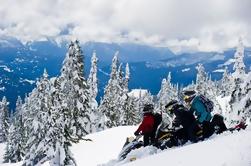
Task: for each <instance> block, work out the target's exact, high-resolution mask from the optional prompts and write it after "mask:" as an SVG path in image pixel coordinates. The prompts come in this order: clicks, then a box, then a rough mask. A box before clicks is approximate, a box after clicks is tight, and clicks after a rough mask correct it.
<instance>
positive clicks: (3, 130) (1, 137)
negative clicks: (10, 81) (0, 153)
mask: <svg viewBox="0 0 251 166" xmlns="http://www.w3.org/2000/svg"><path fill="white" fill-rule="evenodd" d="M8 105H9V102H8V101H7V99H6V97H5V96H4V97H3V98H2V101H1V103H0V143H1V142H6V141H7V137H8V130H9V109H8Z"/></svg>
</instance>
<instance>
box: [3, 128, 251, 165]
mask: <svg viewBox="0 0 251 166" xmlns="http://www.w3.org/2000/svg"><path fill="white" fill-rule="evenodd" d="M135 129H136V127H135V126H129V127H117V128H113V129H109V130H105V131H102V132H99V133H94V134H90V135H88V136H87V137H86V138H90V139H92V140H93V141H92V142H81V143H79V144H76V145H74V146H73V147H72V152H73V154H74V157H75V159H76V161H77V164H78V165H79V166H84V165H86V166H96V165H105V166H112V165H122V164H125V165H128V166H141V165H144V166H153V165H158V166H161V165H163V166H166V165H170V166H202V165H203V166H251V141H250V140H251V128H249V129H247V130H245V131H240V132H234V133H230V132H227V133H225V134H222V135H214V136H212V137H211V138H210V139H209V140H207V141H204V142H199V143H196V144H187V145H185V146H183V147H176V148H172V149H167V150H164V151H161V150H156V149H155V148H153V147H147V148H142V149H139V150H136V151H134V152H132V154H131V155H136V156H140V157H138V159H137V160H136V161H133V162H117V161H116V159H117V155H118V154H119V152H120V150H121V148H122V146H123V144H124V141H125V138H126V137H127V136H132V133H133V131H134V130H135ZM0 148H1V149H0V155H1V157H0V162H2V155H3V151H4V145H3V144H0ZM149 153H155V154H153V155H151V156H149ZM1 165H3V166H18V165H21V163H19V164H1ZM46 165H47V164H46Z"/></svg>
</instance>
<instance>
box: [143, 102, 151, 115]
mask: <svg viewBox="0 0 251 166" xmlns="http://www.w3.org/2000/svg"><path fill="white" fill-rule="evenodd" d="M148 112H153V104H146V105H145V106H144V108H143V113H148Z"/></svg>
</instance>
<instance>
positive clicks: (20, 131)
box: [4, 96, 25, 163]
mask: <svg viewBox="0 0 251 166" xmlns="http://www.w3.org/2000/svg"><path fill="white" fill-rule="evenodd" d="M24 150H25V144H24V126H23V116H22V99H21V97H20V96H18V98H17V102H16V111H15V115H14V118H13V123H12V124H11V126H10V129H9V135H8V140H7V146H6V151H5V154H4V162H7V163H8V162H11V163H16V162H19V161H21V160H22V159H23V157H24V155H25V151H24Z"/></svg>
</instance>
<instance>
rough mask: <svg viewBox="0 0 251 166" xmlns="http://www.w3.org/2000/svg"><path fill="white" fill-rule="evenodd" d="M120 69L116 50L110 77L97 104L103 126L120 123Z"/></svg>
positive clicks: (112, 125) (113, 125)
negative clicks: (98, 104)
mask: <svg viewBox="0 0 251 166" xmlns="http://www.w3.org/2000/svg"><path fill="white" fill-rule="evenodd" d="M120 69H121V68H120ZM120 69H119V70H118V52H116V53H115V55H114V57H113V59H112V65H111V74H110V79H109V81H108V84H107V86H106V87H105V90H104V97H103V99H102V100H101V104H100V106H99V112H100V113H101V114H103V116H102V121H103V120H105V122H104V123H105V124H104V125H101V126H103V127H105V128H106V127H108V128H111V127H115V126H118V125H120V113H121V110H120V108H121V104H123V103H120V98H121V96H120V95H121V91H122V89H121V84H122V78H120V77H122V76H120V75H121V70H120ZM119 78H120V79H119Z"/></svg>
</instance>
